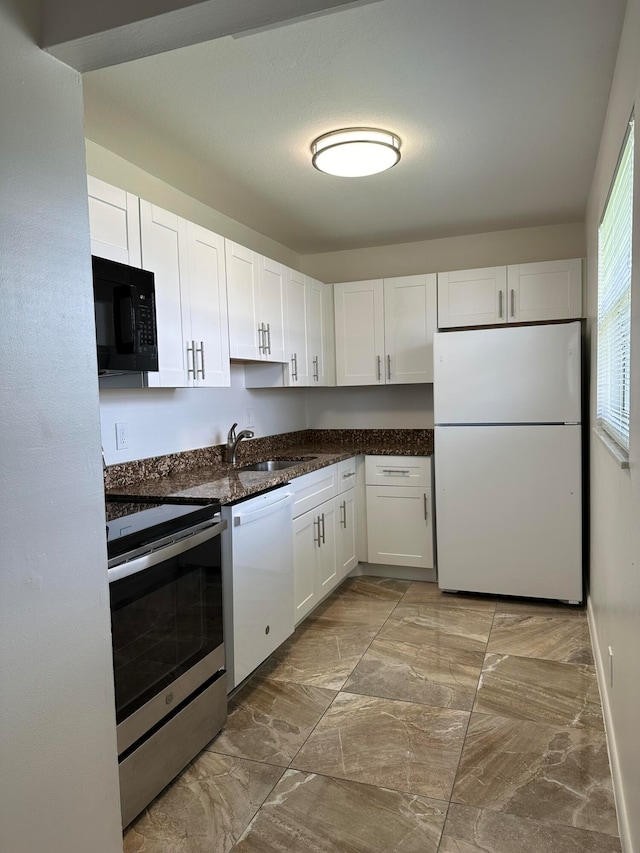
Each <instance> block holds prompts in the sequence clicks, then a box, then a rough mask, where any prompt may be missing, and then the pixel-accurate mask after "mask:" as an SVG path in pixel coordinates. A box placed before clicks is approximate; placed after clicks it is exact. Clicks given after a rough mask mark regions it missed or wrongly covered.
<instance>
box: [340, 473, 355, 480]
mask: <svg viewBox="0 0 640 853" xmlns="http://www.w3.org/2000/svg"><path fill="white" fill-rule="evenodd" d="M355 476H356V472H355V471H347V473H346V474H343V475H342V479H343V480H346V479H347V478H348V477H355Z"/></svg>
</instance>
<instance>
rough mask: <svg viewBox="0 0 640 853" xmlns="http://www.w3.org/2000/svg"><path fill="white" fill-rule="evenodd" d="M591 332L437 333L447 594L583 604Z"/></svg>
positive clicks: (577, 328)
mask: <svg viewBox="0 0 640 853" xmlns="http://www.w3.org/2000/svg"><path fill="white" fill-rule="evenodd" d="M581 387H582V380H581V325H580V323H579V322H573V323H558V324H553V325H541V326H514V327H501V328H494V329H477V330H465V331H460V332H438V333H436V334H435V336H434V380H433V395H434V420H435V449H434V459H435V487H436V543H437V567H438V584H439V586H440V588H441V589H444V590H455V591H462V590H465V591H468V592H483V593H495V594H501V595H514V596H528V597H534V598H548V599H560V600H562V601H570V602H574V603H577V602H580V601H582V598H583V592H582V451H581V429H582V428H581V424H580V422H581V409H582V407H581Z"/></svg>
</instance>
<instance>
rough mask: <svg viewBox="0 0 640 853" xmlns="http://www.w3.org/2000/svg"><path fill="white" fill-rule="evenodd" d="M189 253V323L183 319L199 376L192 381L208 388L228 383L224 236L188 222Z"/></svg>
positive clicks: (187, 240)
mask: <svg viewBox="0 0 640 853" xmlns="http://www.w3.org/2000/svg"><path fill="white" fill-rule="evenodd" d="M186 252H187V270H188V297H189V317H188V319H189V324H188V326H187V324H185V323H184V322H183V331H184V337H185V340H189V341H191V342H192V347H193V349H194V354H195V368H196V369H195V374H196V375H195V379H194V383H193V384H194V385H196V386H205V387H209V388H214V387H220V386H229V385H230V384H231V378H230V366H229V325H228V318H227V287H226V277H225V265H224V238H223V237H220V236H219V235H218V234H214V233H213V232H212V231H208V230H207V229H206V228H201V227H200V226H199V225H194V224H193V223H192V222H187V224H186ZM184 304H185V292H184V288H183V305H184ZM185 313H186V311H185Z"/></svg>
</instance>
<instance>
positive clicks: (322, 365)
mask: <svg viewBox="0 0 640 853" xmlns="http://www.w3.org/2000/svg"><path fill="white" fill-rule="evenodd" d="M268 263H269V264H272V265H274V262H273V261H269V262H268ZM274 266H275V265H274ZM277 266H279V265H277ZM275 276H276V272H275V271H272V272H271V273H270V277H271V282H272V284H273V283H274V280H275ZM274 291H275V287H274ZM331 297H332V290H331V287H330V286H329V285H325V284H322V282H320V281H316V280H315V279H313V278H310V277H309V276H307V275H303V274H302V273H300V272H297V271H296V270H292V269H288V268H286V267H285V268H284V306H285V313H284V317H285V323H284V337H285V346H284V352H285V360H284V363H283V364H278V363H277V362H278V361H280V359H279V358H277V359H276V357H275V353H276V349H275V340H276V338H275V336H274V328H275V329H277V328H278V326H277V324H275V325H270V326H269V329H268V334H270V337H271V354H270V355H269V354H267V356H266V358H265V360H266V361H268V362H272V363H271V364H268V363H267V364H265V363H264V361H263V358H262V356H260V362H255V363H253V364H246V365H245V368H244V378H245V387H246V388H282V387H309V386H311V387H318V386H321V385H327V384H328V382H329V379H328V375H329V373H330V371H331V361H332V360H331V359H330V352H329V347H330V348H331V350H333V341H331V344H328V336H329V326H330V324H329V322H328V321H329V312H331V317H330V319H331V320H333V303H332V300H331ZM260 313H261V316H262V315H263V312H260ZM264 316H267V315H266V312H264ZM259 325H260V324H258V326H259ZM331 326H332V324H331ZM231 334H233V330H232V331H231ZM278 339H279V334H278ZM237 357H238V358H240V356H237ZM245 358H246V356H245ZM331 384H335V380H333V381H332V383H331Z"/></svg>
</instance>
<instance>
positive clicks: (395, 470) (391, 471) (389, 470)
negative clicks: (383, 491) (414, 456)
mask: <svg viewBox="0 0 640 853" xmlns="http://www.w3.org/2000/svg"><path fill="white" fill-rule="evenodd" d="M382 473H383V474H408V473H409V469H408V468H383V469H382Z"/></svg>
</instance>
